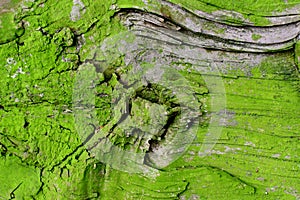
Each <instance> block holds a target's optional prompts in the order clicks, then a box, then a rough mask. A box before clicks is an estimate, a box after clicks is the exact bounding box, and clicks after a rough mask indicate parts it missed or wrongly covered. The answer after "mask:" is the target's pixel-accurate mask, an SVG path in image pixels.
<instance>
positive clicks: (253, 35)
mask: <svg viewBox="0 0 300 200" xmlns="http://www.w3.org/2000/svg"><path fill="white" fill-rule="evenodd" d="M251 38H252V40H254V41H257V40H259V39H260V38H261V35H258V34H252V36H251Z"/></svg>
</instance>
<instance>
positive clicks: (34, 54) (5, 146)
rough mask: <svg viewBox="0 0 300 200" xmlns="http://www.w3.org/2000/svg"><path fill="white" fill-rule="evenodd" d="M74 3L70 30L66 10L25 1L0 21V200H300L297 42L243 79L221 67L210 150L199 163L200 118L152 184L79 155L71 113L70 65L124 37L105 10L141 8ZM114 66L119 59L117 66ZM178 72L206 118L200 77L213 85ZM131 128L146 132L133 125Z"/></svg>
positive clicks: (274, 7) (105, 107) (265, 9)
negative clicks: (219, 125) (218, 124)
mask: <svg viewBox="0 0 300 200" xmlns="http://www.w3.org/2000/svg"><path fill="white" fill-rule="evenodd" d="M172 2H174V3H178V4H181V5H183V6H185V7H187V8H192V9H199V10H204V11H207V12H213V11H216V10H219V9H228V10H231V9H232V10H235V11H238V12H241V13H243V14H245V15H247V14H251V13H253V14H255V15H257V16H260V15H269V14H270V13H272V12H274V11H282V10H283V9H285V8H288V7H290V6H293V5H296V3H297V2H296V1H289V3H288V4H285V3H284V1H278V2H274V1H268V0H264V1H255V2H254V1H247V2H246V1H243V2H237V1H234V2H233V1H230V2H228V1H227V2H226V1H222V2H220V1H205V2H199V1H196V0H194V1H179V0H176V1H175V0H174V1H172ZM82 3H83V4H84V5H85V7H84V8H81V10H80V17H79V18H76V20H75V21H74V20H72V19H71V18H70V13H71V11H72V8H73V6H74V3H73V2H72V1H67V0H63V1H56V0H48V1H39V0H37V1H27V2H26V3H25V2H24V3H23V7H26V9H21V7H17V8H16V9H19V11H18V12H16V13H13V12H5V13H1V14H0V20H1V22H2V24H1V26H2V27H1V28H0V36H1V37H0V44H1V45H0V66H1V67H0V75H1V78H0V87H1V90H0V155H1V157H0V182H1V184H0V198H1V199H9V198H11V199H12V198H16V199H78V200H80V199H295V198H296V199H299V198H300V193H299V192H300V185H299V181H298V180H299V178H300V176H299V171H300V167H299V162H300V157H299V152H300V149H299V144H298V143H299V130H300V125H299V116H300V107H299V106H298V105H299V102H300V96H299V91H300V90H299V88H300V87H299V72H298V71H297V67H296V65H298V68H299V55H300V50H299V49H300V47H299V46H300V45H299V42H298V43H296V44H295V51H294V52H292V51H286V52H285V53H278V54H276V55H275V56H273V57H270V58H268V59H266V60H264V61H263V62H262V63H260V64H258V65H257V66H255V67H249V68H247V69H239V70H237V69H234V70H230V68H231V66H228V69H227V70H226V72H224V73H223V74H217V75H218V76H222V80H223V82H224V85H225V89H226V96H227V113H228V114H227V118H226V121H225V122H224V123H225V124H224V125H223V129H222V135H221V138H220V139H219V140H218V142H217V144H216V146H215V148H214V149H213V151H211V152H210V154H209V155H208V156H206V157H203V156H201V152H199V149H200V147H201V145H202V144H203V139H204V138H205V134H207V133H206V131H207V128H208V121H207V120H206V118H205V115H204V117H203V121H201V124H200V125H199V130H198V132H197V138H196V139H195V141H194V142H193V143H192V144H191V146H190V147H189V149H188V150H187V151H186V153H185V154H184V155H183V156H182V157H181V158H180V159H178V160H177V161H176V162H174V163H172V164H171V165H170V166H168V167H166V168H164V169H162V170H160V171H159V176H158V177H156V178H151V177H146V176H143V175H141V174H130V173H126V172H122V171H118V170H115V169H112V168H110V166H109V165H105V164H104V163H100V162H99V161H97V160H96V159H95V158H93V157H92V156H91V155H90V154H89V153H88V152H87V150H86V149H85V147H84V146H83V145H82V141H81V140H80V137H79V135H78V134H77V132H76V130H75V121H74V116H73V113H72V91H73V86H74V80H75V77H76V70H77V68H78V65H79V64H80V63H81V62H83V61H84V60H86V59H90V57H89V56H90V55H91V54H90V51H91V50H93V49H95V48H96V47H97V46H98V45H99V44H100V43H101V41H103V39H104V38H106V37H108V36H110V35H113V34H117V33H118V32H120V31H121V30H123V29H124V28H123V27H122V26H121V25H120V23H119V22H118V20H117V19H116V18H113V16H114V13H115V10H114V9H113V8H112V7H114V6H113V5H118V6H120V7H122V6H123V7H134V8H143V7H144V5H145V3H144V2H143V1H129V0H120V1H88V0H82ZM116 3H117V4H116ZM216 5H217V6H216ZM249 5H251V6H249ZM262 5H263V6H262ZM165 14H168V13H167V11H165ZM250 16H252V15H250ZM256 19H259V18H255V17H254V18H253V19H251V20H253V21H255V20H256ZM255 23H257V24H259V23H260V22H255ZM261 24H265V22H263V23H261ZM222 31H223V30H220V33H222ZM253 39H259V38H258V37H254V38H253ZM121 64H122V61H121V59H120V60H119V63H115V65H121ZM181 64H184V65H185V66H186V68H185V69H184V70H182V71H180V73H181V74H182V75H183V76H184V77H185V78H186V79H187V80H188V81H189V82H190V84H191V87H192V88H193V90H194V91H195V93H196V96H197V98H198V100H199V101H200V102H201V105H202V106H201V108H200V109H201V110H200V111H201V112H202V113H206V112H208V113H209V112H210V104H209V103H210V97H209V90H208V89H207V87H206V86H205V82H204V79H203V76H210V75H209V74H207V75H205V74H202V76H201V75H200V74H199V73H197V72H196V71H190V70H187V69H188V67H190V65H191V64H189V63H181ZM295 64H296V65H295ZM175 65H176V64H174V66H175ZM124 73H125V72H124ZM108 75H111V76H112V77H110V78H111V79H110V81H109V82H108V83H105V84H102V85H100V86H98V87H97V88H96V90H97V94H96V95H97V98H96V105H97V108H96V110H97V119H98V120H99V125H105V124H107V123H108V121H109V119H110V116H111V112H112V111H111V98H110V95H111V94H112V92H113V89H114V86H115V85H116V82H117V77H116V75H115V74H112V73H108V72H107V74H102V77H100V79H101V80H102V79H105V78H107V76H108ZM99 76H101V75H99ZM158 91H160V90H158ZM150 96H152V94H151V95H150ZM145 106H149V103H148V102H146V101H142V100H141V101H135V102H134V103H133V112H134V113H135V114H136V116H143V120H147V119H149V118H150V117H149V116H150V115H151V109H150V111H149V110H147V109H145V108H144V107H145ZM150 107H151V106H150ZM151 108H152V110H153V111H158V110H159V112H161V110H164V109H167V108H165V107H164V106H160V105H152V107H151ZM152 114H153V113H152ZM206 117H207V116H206ZM134 120H135V123H137V124H143V123H144V122H143V121H142V120H141V119H140V118H139V117H136V118H134ZM132 123H133V122H132ZM147 123H149V122H147ZM121 136H122V135H121ZM113 139H114V138H113ZM122 139H123V140H122ZM115 142H116V143H118V144H119V145H120V146H123V147H126V146H130V144H132V143H133V142H131V141H127V140H125V139H124V137H118V138H115Z"/></svg>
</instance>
